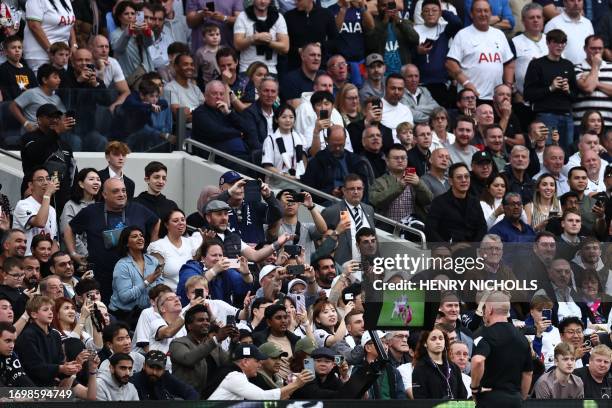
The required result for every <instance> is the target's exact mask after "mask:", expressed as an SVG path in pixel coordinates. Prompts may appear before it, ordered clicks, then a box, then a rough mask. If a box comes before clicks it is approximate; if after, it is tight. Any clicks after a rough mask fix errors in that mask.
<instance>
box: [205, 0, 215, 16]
mask: <svg viewBox="0 0 612 408" xmlns="http://www.w3.org/2000/svg"><path fill="white" fill-rule="evenodd" d="M206 10H208V11H212V12H213V13H214V12H215V2H214V1H209V2H207V3H206Z"/></svg>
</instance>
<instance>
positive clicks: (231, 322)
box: [225, 315, 236, 326]
mask: <svg viewBox="0 0 612 408" xmlns="http://www.w3.org/2000/svg"><path fill="white" fill-rule="evenodd" d="M225 325H226V326H235V325H236V316H234V315H227V316H226V317H225Z"/></svg>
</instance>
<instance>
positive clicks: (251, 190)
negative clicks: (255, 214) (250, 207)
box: [244, 180, 261, 202]
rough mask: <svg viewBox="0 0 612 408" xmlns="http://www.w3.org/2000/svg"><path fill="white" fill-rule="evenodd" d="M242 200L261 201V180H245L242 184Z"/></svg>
mask: <svg viewBox="0 0 612 408" xmlns="http://www.w3.org/2000/svg"><path fill="white" fill-rule="evenodd" d="M244 201H246V202H260V201H261V180H247V182H246V184H245V185H244Z"/></svg>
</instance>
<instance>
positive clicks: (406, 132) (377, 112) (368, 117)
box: [347, 96, 412, 154]
mask: <svg viewBox="0 0 612 408" xmlns="http://www.w3.org/2000/svg"><path fill="white" fill-rule="evenodd" d="M381 120H382V100H380V99H377V98H376V97H375V96H372V97H370V98H368V99H367V100H366V101H365V102H364V103H363V118H362V119H361V120H358V121H355V122H353V123H351V124H350V125H348V126H347V130H348V132H349V136H350V139H351V146H352V147H353V152H354V153H357V154H360V153H362V152H363V146H362V144H361V139H362V136H363V131H364V130H365V128H366V127H371V126H374V127H377V128H378V130H380V133H381V134H382V146H383V151H387V150H388V149H389V148H390V147H391V146H392V145H393V144H394V141H393V132H392V130H391V129H389V128H388V127H386V126H385V125H383V124H382V123H380V122H381ZM398 128H399V129H400V130H397V131H396V132H397V138H398V139H399V140H400V142H401V143H402V144H404V145H410V147H406V149H407V150H409V149H411V148H412V144H411V140H412V125H411V124H410V123H408V122H403V123H400V124H399V125H398ZM402 132H403V133H402ZM400 133H401V134H400ZM408 139H410V140H408Z"/></svg>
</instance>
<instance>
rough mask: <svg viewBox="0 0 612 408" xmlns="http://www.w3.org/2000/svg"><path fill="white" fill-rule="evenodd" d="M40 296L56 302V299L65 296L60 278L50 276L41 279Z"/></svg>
mask: <svg viewBox="0 0 612 408" xmlns="http://www.w3.org/2000/svg"><path fill="white" fill-rule="evenodd" d="M39 290H40V294H41V295H43V296H47V297H48V298H50V299H51V300H53V301H54V302H55V299H57V298H60V297H63V296H64V286H63V285H62V281H61V280H60V278H59V276H56V275H49V276H46V277H44V278H43V279H41V281H40V286H39Z"/></svg>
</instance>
